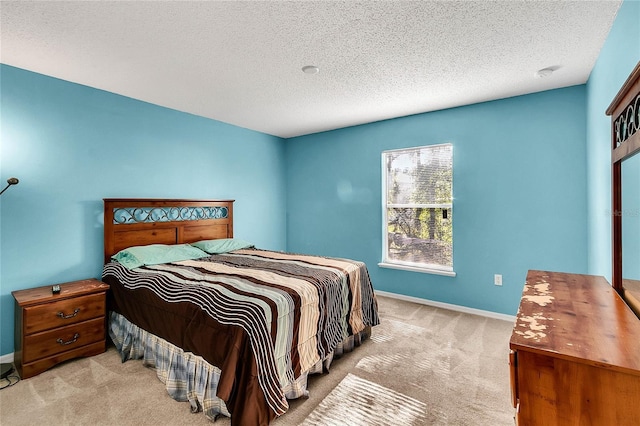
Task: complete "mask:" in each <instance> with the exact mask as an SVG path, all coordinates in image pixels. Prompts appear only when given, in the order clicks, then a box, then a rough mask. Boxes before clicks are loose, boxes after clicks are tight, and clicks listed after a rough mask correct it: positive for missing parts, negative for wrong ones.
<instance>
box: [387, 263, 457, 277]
mask: <svg viewBox="0 0 640 426" xmlns="http://www.w3.org/2000/svg"><path fill="white" fill-rule="evenodd" d="M378 266H379V267H381V268H389V269H400V270H403V271H412V272H420V273H423V274H434V275H444V276H446V277H455V276H456V273H455V271H443V270H441V269H430V268H421V267H419V266H410V265H402V264H399V263H386V262H380V263H378Z"/></svg>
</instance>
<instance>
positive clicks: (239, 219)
mask: <svg viewBox="0 0 640 426" xmlns="http://www.w3.org/2000/svg"><path fill="white" fill-rule="evenodd" d="M0 79H1V80H0V82H1V83H0V84H1V86H0V89H1V92H0V96H1V97H0V106H1V114H2V130H1V132H2V133H1V135H0V136H1V141H2V147H1V151H0V153H1V161H2V163H1V164H0V166H1V170H0V179H1V180H0V183H2V182H6V179H7V178H8V177H11V176H15V177H17V178H19V179H20V183H19V184H18V185H17V186H14V187H11V188H10V189H9V190H7V191H6V192H5V193H4V194H3V195H2V197H1V198H0V221H1V225H0V232H1V234H0V235H1V244H0V319H1V327H0V333H1V336H0V337H1V340H0V345H1V347H0V353H1V354H7V353H11V352H13V327H14V325H13V311H14V309H13V298H12V296H11V291H12V290H17V289H22V288H29V287H35V286H39V285H47V284H50V283H57V282H64V281H70V280H75V279H81V278H85V277H99V276H100V274H101V268H102V256H103V255H102V252H103V226H102V198H109V197H158V198H233V199H235V200H236V203H235V211H234V212H235V222H234V225H235V235H236V236H237V237H239V238H244V239H247V240H251V241H252V242H254V243H255V244H256V245H258V246H260V247H263V248H271V249H276V250H284V249H285V244H286V236H285V232H286V229H285V207H286V201H285V200H286V197H285V184H284V178H285V165H284V163H283V161H284V141H283V140H282V139H280V138H277V137H273V136H269V135H265V134H262V133H258V132H254V131H251V130H247V129H242V128H239V127H236V126H232V125H228V124H224V123H221V122H217V121H214V120H208V119H205V118H201V117H197V116H194V115H190V114H185V113H181V112H178V111H175V110H170V109H167V108H162V107H159V106H155V105H151V104H147V103H144V102H140V101H136V100H133V99H130V98H126V97H123V96H118V95H115V94H112V93H108V92H104V91H100V90H96V89H92V88H88V87H85V86H81V85H77V84H72V83H69V82H65V81H62V80H58V79H54V78H50V77H46V76H43V75H40V74H35V73H31V72H27V71H24V70H20V69H17V68H13V67H9V66H5V65H2V66H1V68H0ZM2 186H3V187H4V185H2Z"/></svg>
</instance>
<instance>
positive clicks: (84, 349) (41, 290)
mask: <svg viewBox="0 0 640 426" xmlns="http://www.w3.org/2000/svg"><path fill="white" fill-rule="evenodd" d="M51 287H52V286H44V287H38V288H32V289H26V290H18V291H13V292H12V293H11V294H13V297H14V299H15V301H16V305H15V346H16V349H15V354H14V363H15V365H16V368H17V369H18V373H20V377H22V378H23V379H26V378H29V377H32V376H35V375H37V374H40V373H42V372H43V371H45V370H47V369H49V368H51V367H53V366H54V365H57V364H59V363H61V362H63V361H66V360H69V359H72V358H77V357H84V356H92V355H97V354H99V353H102V352H104V351H105V350H106V296H107V290H109V286H108V285H107V284H105V283H103V282H102V281H99V280H96V279H88V280H81V281H74V282H69V283H64V284H60V293H59V294H53V293H52V291H51Z"/></svg>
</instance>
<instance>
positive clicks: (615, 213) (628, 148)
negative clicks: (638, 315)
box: [607, 62, 640, 297]
mask: <svg viewBox="0 0 640 426" xmlns="http://www.w3.org/2000/svg"><path fill="white" fill-rule="evenodd" d="M607 115H610V116H611V172H612V177H611V198H612V218H611V219H612V224H613V230H612V231H613V245H612V248H611V249H612V255H613V256H612V257H613V269H612V271H611V272H612V281H613V282H612V285H613V288H614V289H615V290H616V291H617V292H618V293H619V294H620V295H621V296H623V297H624V288H623V278H622V212H623V210H622V162H623V161H624V160H625V159H628V158H631V157H632V156H633V155H635V154H638V152H640V62H638V64H637V65H636V67H635V68H634V69H633V71H632V72H631V74H630V75H629V78H627V81H626V82H625V83H624V84H623V85H622V88H621V89H620V91H619V92H618V94H617V95H616V97H615V98H614V99H613V102H611V105H609V108H607Z"/></svg>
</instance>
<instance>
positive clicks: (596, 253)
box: [587, 0, 640, 280]
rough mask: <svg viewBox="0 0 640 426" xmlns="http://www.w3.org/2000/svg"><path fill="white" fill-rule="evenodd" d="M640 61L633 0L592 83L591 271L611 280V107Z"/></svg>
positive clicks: (638, 13) (637, 6)
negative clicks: (607, 114)
mask: <svg viewBox="0 0 640 426" xmlns="http://www.w3.org/2000/svg"><path fill="white" fill-rule="evenodd" d="M638 61H640V1H629V0H627V1H625V2H624V3H622V6H621V7H620V10H618V16H617V17H616V20H615V22H614V24H613V26H612V28H611V31H610V32H609V36H608V37H607V41H606V42H605V44H604V46H603V47H602V50H601V51H600V56H599V57H598V60H597V62H596V64H595V66H594V68H593V70H592V71H591V75H590V76H589V81H588V82H587V125H588V127H587V176H588V182H587V187H588V188H589V195H588V237H589V240H588V244H589V249H588V263H589V273H590V274H594V275H604V276H605V277H606V278H607V279H608V280H611V151H610V150H611V148H610V139H611V117H608V116H606V115H605V111H606V109H607V108H608V107H609V104H611V101H612V100H613V98H614V97H615V95H616V94H617V93H618V90H620V87H621V86H622V84H623V83H624V82H625V80H626V79H627V77H628V76H629V73H631V71H632V70H633V68H634V67H635V65H636V64H637V63H638ZM623 220H624V219H623ZM636 235H640V234H636ZM638 263H640V260H638Z"/></svg>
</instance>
